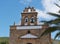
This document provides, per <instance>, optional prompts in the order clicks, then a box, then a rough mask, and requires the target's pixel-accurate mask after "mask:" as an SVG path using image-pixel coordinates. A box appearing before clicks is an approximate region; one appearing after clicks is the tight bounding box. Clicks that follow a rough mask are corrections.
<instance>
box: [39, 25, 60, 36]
mask: <svg viewBox="0 0 60 44" xmlns="http://www.w3.org/2000/svg"><path fill="white" fill-rule="evenodd" d="M57 28H58V27H57V26H54V27H49V28H47V29H46V30H45V31H44V32H43V33H42V34H41V36H40V37H42V36H43V35H47V34H49V33H51V32H54V31H56V30H60V29H57Z"/></svg>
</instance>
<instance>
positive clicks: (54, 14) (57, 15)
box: [47, 12, 60, 17]
mask: <svg viewBox="0 0 60 44" xmlns="http://www.w3.org/2000/svg"><path fill="white" fill-rule="evenodd" d="M47 14H50V15H53V16H56V17H60V15H59V14H56V13H50V12H48V13H47Z"/></svg>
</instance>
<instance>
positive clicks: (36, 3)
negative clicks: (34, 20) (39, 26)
mask: <svg viewBox="0 0 60 44" xmlns="http://www.w3.org/2000/svg"><path fill="white" fill-rule="evenodd" d="M51 2H54V0H53V1H50V0H49V1H47V0H0V37H4V36H5V37H7V36H9V32H10V31H9V29H10V25H13V23H14V22H16V24H17V23H19V22H20V20H21V14H20V13H21V12H22V11H23V9H24V8H25V7H27V6H33V7H35V8H36V10H37V11H38V12H39V13H40V14H41V15H40V14H39V20H40V19H41V20H45V19H44V18H46V20H50V19H52V18H53V17H52V16H51V17H50V18H48V15H46V12H47V11H49V12H51V11H52V9H53V8H52V6H53V7H54V8H55V6H54V5H53V3H51ZM47 4H48V5H47ZM49 5H50V6H49ZM49 7H51V9H49ZM56 8H57V7H56ZM57 9H58V10H59V8H57ZM58 10H55V9H54V10H53V11H52V12H57V11H58ZM43 14H44V15H43ZM45 15H46V16H47V17H46V16H45ZM40 17H41V18H40Z"/></svg>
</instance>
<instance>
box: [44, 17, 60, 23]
mask: <svg viewBox="0 0 60 44" xmlns="http://www.w3.org/2000/svg"><path fill="white" fill-rule="evenodd" d="M45 23H48V24H58V23H60V18H57V19H55V20H51V21H46V22H45Z"/></svg>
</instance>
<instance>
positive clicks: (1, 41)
mask: <svg viewBox="0 0 60 44" xmlns="http://www.w3.org/2000/svg"><path fill="white" fill-rule="evenodd" d="M0 44H9V38H8V37H0Z"/></svg>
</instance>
